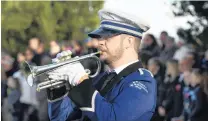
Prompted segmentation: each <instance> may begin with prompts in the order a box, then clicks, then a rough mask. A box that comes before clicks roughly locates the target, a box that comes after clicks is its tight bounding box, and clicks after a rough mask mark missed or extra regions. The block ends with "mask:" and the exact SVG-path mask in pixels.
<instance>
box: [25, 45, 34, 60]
mask: <svg viewBox="0 0 208 121" xmlns="http://www.w3.org/2000/svg"><path fill="white" fill-rule="evenodd" d="M33 57H34V53H33V51H32V49H30V48H27V49H26V50H25V60H26V61H27V62H28V63H30V64H32V63H33V62H32V59H33ZM33 64H34V63H33Z"/></svg>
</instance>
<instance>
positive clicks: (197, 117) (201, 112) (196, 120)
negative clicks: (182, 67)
mask: <svg viewBox="0 0 208 121" xmlns="http://www.w3.org/2000/svg"><path fill="white" fill-rule="evenodd" d="M202 74H203V72H202V70H200V69H193V71H192V73H191V82H190V84H191V87H192V89H191V90H190V92H189V95H190V115H189V120H190V121H206V120H207V119H208V115H207V114H208V102H207V97H206V94H205V93H204V90H203V88H201V83H202V80H203V75H202Z"/></svg>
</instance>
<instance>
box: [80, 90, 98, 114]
mask: <svg viewBox="0 0 208 121" xmlns="http://www.w3.org/2000/svg"><path fill="white" fill-rule="evenodd" d="M97 93H98V91H97V90H96V91H95V92H94V93H93V95H92V100H91V106H92V107H91V108H88V107H82V108H80V110H82V111H91V112H95V97H96V95H97Z"/></svg>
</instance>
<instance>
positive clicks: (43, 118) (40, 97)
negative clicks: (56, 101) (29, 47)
mask: <svg viewBox="0 0 208 121" xmlns="http://www.w3.org/2000/svg"><path fill="white" fill-rule="evenodd" d="M48 64H51V58H50V57H49V56H44V57H43V58H42V59H41V65H48ZM44 79H46V75H41V76H40V77H38V78H37V81H39V82H40V80H44ZM39 82H38V83H39ZM36 96H37V101H38V106H37V109H38V119H39V121H49V117H48V102H47V92H46V90H40V91H39V92H36Z"/></svg>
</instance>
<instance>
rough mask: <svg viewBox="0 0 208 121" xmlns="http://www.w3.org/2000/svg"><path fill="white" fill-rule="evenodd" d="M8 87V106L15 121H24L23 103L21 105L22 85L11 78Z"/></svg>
mask: <svg viewBox="0 0 208 121" xmlns="http://www.w3.org/2000/svg"><path fill="white" fill-rule="evenodd" d="M7 85H8V90H7V93H8V105H9V111H10V112H11V114H12V118H13V121H22V113H21V103H20V96H21V91H20V84H19V80H18V79H16V78H12V77H9V78H8V81H7Z"/></svg>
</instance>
